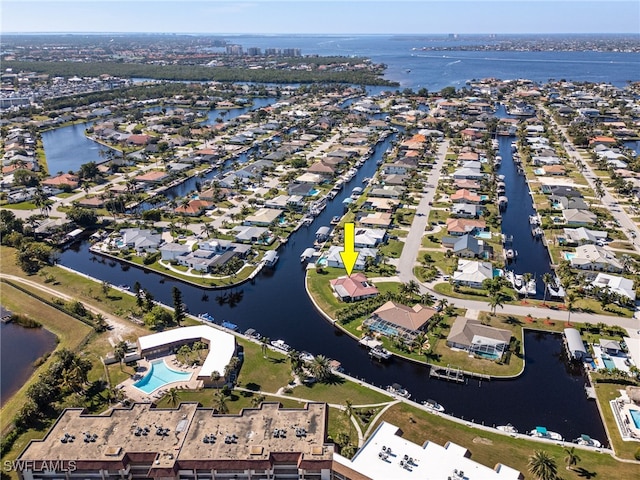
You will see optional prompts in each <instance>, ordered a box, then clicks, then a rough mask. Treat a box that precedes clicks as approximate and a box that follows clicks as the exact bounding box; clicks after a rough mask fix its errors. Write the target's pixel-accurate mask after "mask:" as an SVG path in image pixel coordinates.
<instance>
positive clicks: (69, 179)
mask: <svg viewBox="0 0 640 480" xmlns="http://www.w3.org/2000/svg"><path fill="white" fill-rule="evenodd" d="M41 183H42V185H46V186H49V187H58V188H63V187H64V185H68V186H69V188H71V190H74V189H76V188H78V185H79V184H80V178H79V177H78V176H77V175H74V174H72V173H63V174H60V175H57V176H55V177H51V178H47V179H46V180H43V181H42V182H41Z"/></svg>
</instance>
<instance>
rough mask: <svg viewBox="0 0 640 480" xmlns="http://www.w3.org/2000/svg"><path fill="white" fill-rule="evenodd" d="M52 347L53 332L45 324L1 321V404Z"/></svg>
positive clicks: (54, 342) (54, 338)
mask: <svg viewBox="0 0 640 480" xmlns="http://www.w3.org/2000/svg"><path fill="white" fill-rule="evenodd" d="M55 348H56V336H55V335H54V334H53V333H51V332H50V331H48V330H46V329H44V328H24V327H21V326H20V325H16V324H13V323H0V365H1V366H2V375H0V406H3V405H4V402H5V400H6V399H8V398H10V397H11V395H13V394H14V393H15V392H16V391H17V390H18V389H20V388H21V387H22V385H23V384H24V382H26V381H27V380H28V379H29V377H30V376H31V374H32V373H33V371H34V367H33V363H34V362H35V361H36V360H37V359H38V358H40V357H42V356H43V355H45V354H46V353H48V352H51V351H53V350H54V349H55Z"/></svg>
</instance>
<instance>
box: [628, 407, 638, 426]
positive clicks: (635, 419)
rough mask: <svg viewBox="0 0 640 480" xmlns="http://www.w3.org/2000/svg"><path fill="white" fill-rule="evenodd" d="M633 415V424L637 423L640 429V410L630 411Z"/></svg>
mask: <svg viewBox="0 0 640 480" xmlns="http://www.w3.org/2000/svg"><path fill="white" fill-rule="evenodd" d="M629 413H630V414H631V418H632V419H633V423H635V425H636V428H640V410H629Z"/></svg>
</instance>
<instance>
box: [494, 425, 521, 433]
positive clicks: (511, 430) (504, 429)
mask: <svg viewBox="0 0 640 480" xmlns="http://www.w3.org/2000/svg"><path fill="white" fill-rule="evenodd" d="M496 429H498V430H500V431H501V432H505V433H518V429H517V428H516V427H514V426H513V425H511V424H510V423H507V424H506V425H498V426H497V427H496Z"/></svg>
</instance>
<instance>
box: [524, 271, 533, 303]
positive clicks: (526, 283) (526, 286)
mask: <svg viewBox="0 0 640 480" xmlns="http://www.w3.org/2000/svg"><path fill="white" fill-rule="evenodd" d="M532 278H533V275H532V274H531V273H529V272H525V273H523V274H522V282H523V283H524V297H525V298H529V282H530V281H531V279H532Z"/></svg>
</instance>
